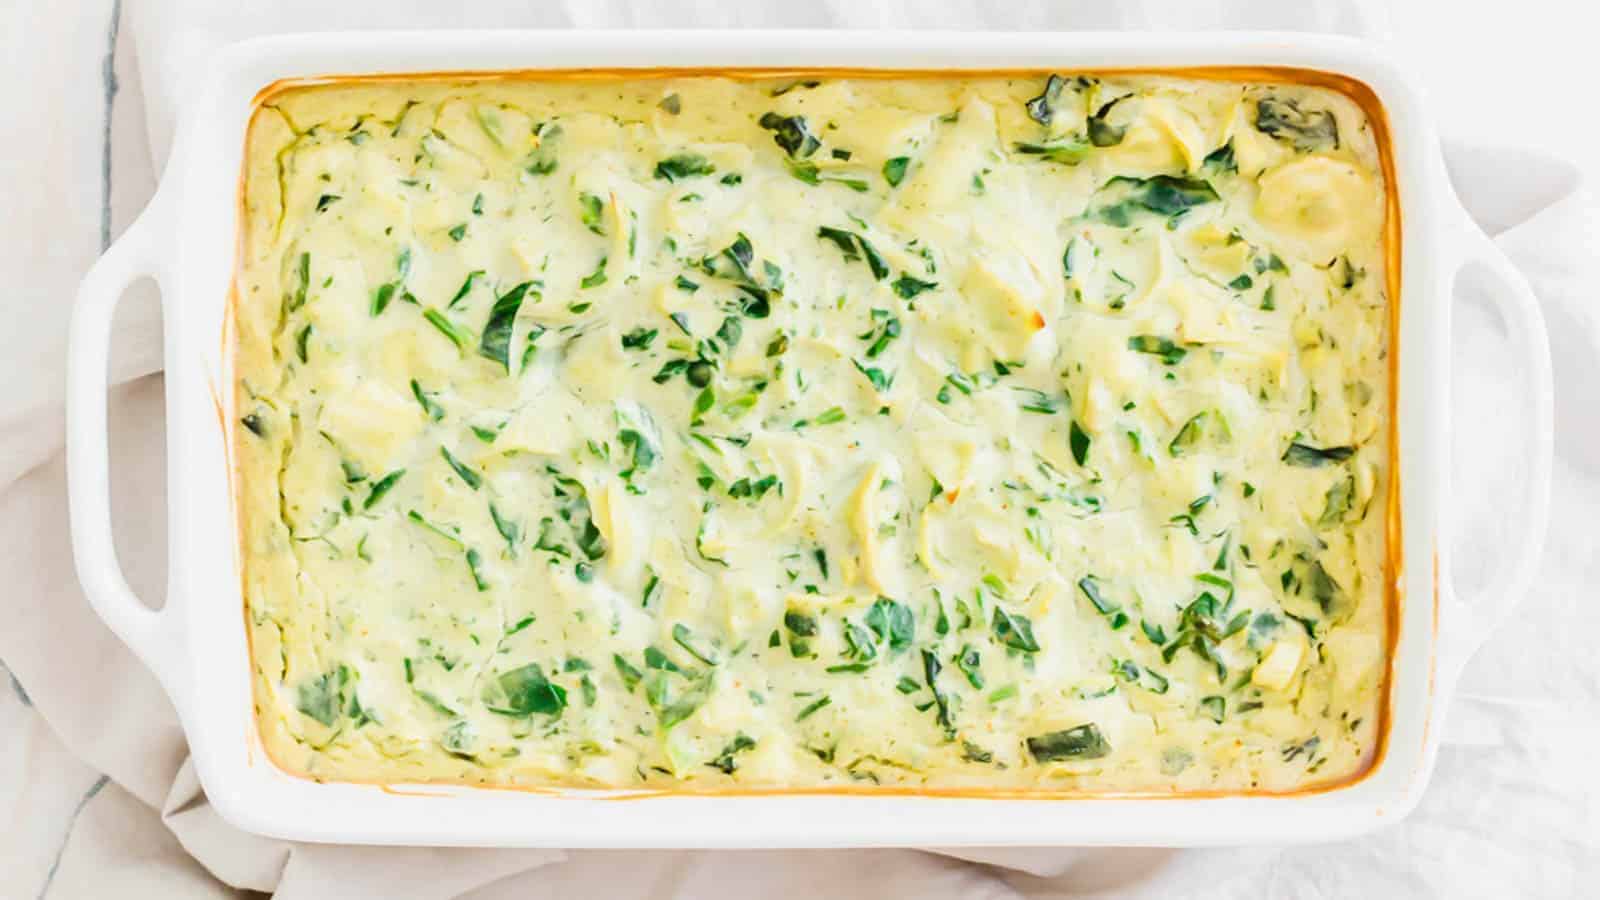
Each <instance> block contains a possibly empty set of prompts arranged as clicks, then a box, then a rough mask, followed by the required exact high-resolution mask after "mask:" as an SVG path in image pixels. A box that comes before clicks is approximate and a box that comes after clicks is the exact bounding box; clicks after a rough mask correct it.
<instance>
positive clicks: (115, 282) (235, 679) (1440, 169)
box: [67, 32, 1552, 847]
mask: <svg viewBox="0 0 1600 900" xmlns="http://www.w3.org/2000/svg"><path fill="white" fill-rule="evenodd" d="M633 68H637V69H650V70H660V69H673V68H683V69H694V70H700V71H704V70H707V69H771V70H817V69H853V70H861V69H881V70H895V71H906V70H920V71H934V72H941V73H948V74H960V73H961V72H962V71H981V70H996V69H1005V70H1038V71H1041V72H1043V71H1052V70H1053V71H1068V70H1095V71H1110V70H1119V69H1137V70H1144V71H1150V70H1160V71H1170V72H1173V73H1174V74H1184V73H1185V71H1186V70H1187V71H1189V72H1195V71H1196V70H1202V69H1209V70H1213V71H1214V72H1216V73H1218V74H1227V73H1240V72H1254V73H1256V74H1257V75H1258V76H1259V75H1260V74H1261V73H1263V72H1265V73H1267V74H1269V75H1273V76H1274V77H1282V78H1283V79H1285V80H1307V79H1309V80H1315V81H1318V82H1320V83H1324V84H1333V85H1342V86H1343V87H1344V88H1345V89H1346V90H1348V91H1350V92H1351V93H1353V94H1354V95H1356V96H1357V99H1358V100H1360V101H1362V102H1363V104H1364V105H1365V106H1366V107H1367V108H1368V110H1367V111H1368V114H1369V115H1370V116H1373V117H1375V118H1376V119H1379V120H1381V121H1383V122H1386V123H1387V129H1388V133H1389V145H1388V154H1387V155H1388V163H1389V168H1388V172H1387V175H1388V178H1389V180H1390V182H1391V184H1390V190H1391V191H1392V192H1393V193H1392V195H1391V203H1390V213H1391V215H1395V216H1397V217H1398V221H1399V235H1398V238H1399V242H1398V243H1399V248H1400V252H1399V255H1398V258H1397V259H1393V260H1391V262H1392V263H1393V264H1395V265H1398V267H1399V278H1398V284H1399V290H1398V295H1397V296H1395V297H1391V302H1392V303H1393V304H1395V305H1396V311H1395V312H1394V313H1393V315H1392V322H1393V324H1394V327H1395V334H1394V335H1393V336H1392V338H1391V347H1392V349H1393V351H1394V352H1395V353H1396V356H1397V358H1396V361H1395V364H1394V365H1395V368H1394V372H1395V380H1394V385H1393V390H1394V391H1395V401H1394V414H1395V416H1396V426H1395V429H1394V432H1393V436H1394V439H1395V466H1396V469H1395V475H1394V477H1395V481H1396V482H1397V484H1398V489H1397V494H1396V499H1397V502H1398V513H1399V514H1398V516H1397V517H1395V518H1393V519H1392V520H1391V526H1390V532H1391V534H1390V541H1391V544H1392V546H1393V547H1394V551H1393V556H1394V560H1395V565H1394V577H1395V584H1394V585H1393V589H1394V595H1395V596H1396V597H1397V602H1396V603H1395V604H1394V608H1393V609H1391V625H1390V627H1391V632H1392V634H1391V646H1390V650H1391V658H1390V661H1389V672H1388V678H1387V680H1386V688H1385V690H1386V691H1387V697H1386V710H1387V718H1388V721H1387V729H1386V734H1385V737H1384V738H1383V739H1382V741H1381V743H1380V746H1379V748H1378V751H1377V755H1376V758H1375V760H1374V761H1373V764H1372V766H1371V768H1370V769H1369V770H1368V771H1367V772H1366V773H1365V774H1364V775H1363V776H1361V777H1360V778H1358V779H1356V780H1354V781H1351V782H1348V783H1345V784H1341V785H1337V786H1334V787H1329V788H1325V789H1320V790H1315V791H1306V792H1300V793H1295V794H1283V795H1268V794H1235V795H1183V796H1160V795H1111V794H1086V795H1081V796H1075V797H1067V798H1063V797H1059V796H1056V797H1028V796H1023V795H1017V794H990V795H981V794H974V795H972V796H949V795H941V796H927V795H917V794H915V793H901V792H897V793H892V794H891V793H887V792H885V793H848V794H844V793H828V792H809V793H806V792H792V793H791V792H777V793H744V794H725V795H709V796H706V795H700V796H694V795H683V794H679V795H674V794H669V793H667V794H648V795H640V794H636V793H626V794H618V793H616V792H610V793H607V792H598V791H580V790H553V789H552V790H543V791H522V790H494V789H485V788H470V787H448V786H439V785H427V786H420V785H410V786H407V785H371V784H351V783H318V782H315V781H310V780H306V779H302V778H297V777H292V776H290V775H288V774H286V773H284V772H283V771H281V770H279V769H278V768H277V767H276V766H274V765H273V764H272V762H271V761H270V760H269V759H268V757H267V755H266V753H265V752H264V751H263V749H262V746H261V743H260V740H259V737H258V735H257V732H256V724H255V716H254V714H253V709H252V701H251V683H250V666H249V649H248V646H247V641H246V632H245V627H244V618H243V614H242V610H243V600H242V598H241V594H240V578H239V560H238V542H237V539H236V536H235V535H236V532H235V529H236V522H237V516H236V514H235V509H234V501H233V497H234V491H233V487H232V482H231V479H232V472H233V466H232V462H231V456H230V434H231V432H232V428H231V427H230V426H231V424H232V423H233V422H234V421H235V420H236V418H237V415H238V413H237V411H236V410H235V409H234V405H235V391H234V390H233V387H232V385H233V372H232V335H231V333H229V332H228V330H227V314H226V310H227V308H228V305H229V302H230V286H231V283H232V278H233V275H234V264H235V258H236V247H237V242H238V239H239V232H240V227H239V226H240V223H239V221H238V219H239V208H238V203H237V190H238V179H239V172H240V164H241V156H242V153H243V149H244V134H245V128H246V125H247V123H248V120H249V117H250V114H251V112H252V109H253V107H254V101H255V98H256V97H257V95H258V94H259V93H260V92H261V91H262V90H263V89H265V88H267V87H268V86H269V85H272V84H273V83H275V82H278V81H280V80H283V79H307V78H317V77H323V76H343V75H402V76H403V75H407V74H418V75H420V74H426V73H440V72H450V73H462V74H463V75H466V74H486V73H487V74H493V73H503V72H528V71H537V70H542V69H552V70H573V69H606V70H617V69H633ZM1202 74H1203V73H1202ZM195 84H196V93H195V94H194V95H193V96H192V97H191V98H189V99H190V102H189V104H188V106H187V107H186V108H185V110H184V114H183V116H182V119H181V123H180V127H179V130H178V134H177V138H176V140H175V142H174V145H173V151H172V159H171V161H170V164H169V165H168V167H167V170H166V173H165V175H164V177H163V179H162V181H161V186H160V188H159V190H158V191H157V193H156V196H155V197H154V199H153V200H152V201H151V203H150V205H149V207H148V208H147V209H146V210H145V212H144V213H143V214H142V215H141V216H140V217H139V219H138V220H137V221H136V222H135V223H134V224H133V225H132V226H131V227H130V228H129V229H128V231H127V232H126V233H125V234H124V235H123V236H122V237H121V238H120V239H119V240H118V241H117V242H116V244H114V245H113V246H112V247H111V249H110V250H108V251H107V253H106V254H105V256H104V257H102V258H101V260H100V261H99V262H98V263H96V265H95V266H94V267H93V268H92V269H91V270H90V272H89V274H88V275H87V276H86V278H85V279H84V282H83V285H82V287H81V289H80V292H79V296H78V300H77V306H76V309H75V311H74V318H73V324H72V331H71V351H70V358H69V373H68V423H67V424H68V462H69V494H70V497H69V500H70V505H71V513H72V522H73V547H74V552H75V556H76V560H77V566H78V573H79V577H80V579H81V581H82V582H83V585H84V588H85V591H86V593H87V594H88V596H89V599H90V601H91V603H92V604H93V605H94V607H95V609H96V610H97V612H98V613H99V614H100V615H101V617H102V618H104V619H105V621H106V622H107V624H108V625H110V626H111V628H112V629H113V630H114V631H116V632H117V634H118V635H119V636H120V637H121V638H122V639H123V640H124V641H125V642H126V643H127V644H128V646H129V647H130V648H131V649H132V650H133V651H134V652H135V653H136V654H137V655H138V656H139V658H140V659H141V660H142V661H143V662H144V663H145V664H146V665H147V666H148V667H149V668H150V669H151V670H152V671H153V672H154V673H155V674H156V676H157V677H158V678H159V679H160V681H161V683H162V685H163V686H164V687H165V689H166V691H167V693H168V694H169V695H170V696H171V698H172V701H173V704H174V706H175V707H176V708H177V710H178V713H179V716H180V718H181V720H182V723H183V727H184V730H185V733H186V734H187V736H188V739H189V742H190V750H191V753H192V755H193V758H194V762H195V767H196V770H197V772H198V774H199V776H200V779H201V782H202V784H203V785H204V787H205V789H206V792H207V796H208V798H209V800H210V802H211V803H212V804H213V805H214V806H216V808H217V810H218V811H219V812H220V813H221V814H222V815H223V817H224V818H226V819H227V820H229V821H230V822H232V823H234V824H235V825H238V826H239V827H242V828H245V829H247V830H250V831H254V832H257V833H261V834H265V835H271V836H274V837H282V838H290V839H295V840H309V841H329V842H335V841H337V842H359V843H375V844H425V845H470V846H563V847H682V846H701V847H775V846H785V847H820V846H928V845H936V846H957V845H993V846H998V845H1027V846H1040V845H1152V846H1203V845H1220V844H1237V843H1247V842H1274V843H1281V842H1288V841H1313V840H1330V839H1335V838H1339V837H1344V836H1349V835H1353V834H1357V833H1360V832H1363V831H1366V830H1369V829H1372V828H1375V827H1377V826H1379V825H1382V824H1385V823H1388V822H1393V821H1396V820H1398V819H1399V818H1401V817H1403V816H1404V815H1405V814H1406V813H1407V812H1408V811H1409V810H1410V809H1412V808H1413V807H1414V806H1415V804H1416V803H1417V801H1418V799H1419V798H1420V796H1421V793H1422V790H1423V788H1424V786H1425V785H1426V782H1427V778H1428V775H1429V772H1430V770H1431V768H1432V765H1433V761H1434V757H1435V755H1436V753H1437V750H1438V740H1439V733H1440V727H1439V716H1440V713H1441V712H1442V706H1443V701H1444V698H1446V697H1447V696H1448V694H1449V691H1450V689H1451V687H1452V686H1453V683H1454V680H1455V677H1456V675H1457V674H1459V671H1460V668H1461V666H1462V665H1463V664H1464V662H1465V661H1466V659H1467V658H1468V657H1469V656H1470V654H1471V652H1472V650H1473V649H1475V648H1476V646H1477V644H1478V643H1479V642H1481V640H1482V638H1483V636H1484V635H1486V634H1487V632H1488V631H1489V630H1490V629H1491V628H1492V627H1493V624H1494V622H1495V621H1497V620H1498V619H1499V618H1500V617H1501V616H1503V615H1504V614H1505V611H1506V609H1507V608H1508V607H1509V603H1507V602H1506V601H1505V598H1508V597H1515V596H1516V595H1517V594H1519V593H1520V592H1521V590H1522V588H1524V587H1525V586H1526V584H1527V581H1528V579H1529V577H1530V575H1531V572H1532V567H1533V564H1534V562H1535V561H1536V559H1537V552H1538V549H1539V546H1540V544H1541V541H1542V531H1543V523H1544V520H1545V509H1546V506H1547V504H1548V493H1549V475H1550V464H1551V436H1552V425H1551V415H1552V413H1551V386H1550V361H1549V354H1548V347H1547V342H1546V339H1545V333H1544V326H1543V323H1542V320H1541V318H1540V316H1539V311H1538V306H1537V301H1536V299H1535V298H1534V296H1533V294H1532V293H1531V291H1530V289H1529V288H1528V286H1527V284H1526V282H1525V281H1524V280H1523V279H1522V277H1521V276H1520V275H1519V274H1518V273H1517V272H1516V270H1515V269H1514V268H1513V267H1512V266H1511V265H1510V263H1509V262H1508V261H1506V260H1505V258H1504V257H1503V256H1501V255H1500V253H1499V251H1498V250H1496V249H1495V248H1494V246H1493V244H1492V243H1491V242H1490V241H1489V240H1488V238H1487V237H1485V236H1484V235H1483V234H1482V232H1481V231H1479V230H1478V229H1477V228H1476V226H1475V225H1473V224H1472V223H1471V222H1470V220H1469V219H1468V218H1467V216H1466V214H1465V212H1464V211H1463V210H1462V208H1461V207H1460V205H1459V203H1458V202H1457V201H1456V198H1455V196H1454V194H1453V193H1452V191H1451V189H1450V186H1449V183H1448V180H1447V177H1446V174H1445V169H1444V164H1443V159H1442V157H1441V155H1440V151H1439V147H1438V141H1437V138H1436V136H1435V135H1434V133H1433V130H1432V127H1431V125H1430V123H1429V121H1428V119H1427V117H1426V113H1425V110H1424V108H1423V105H1422V100H1421V98H1420V96H1419V95H1418V94H1417V92H1416V91H1415V90H1414V89H1413V88H1412V87H1411V86H1410V84H1409V82H1408V80H1407V78H1406V77H1405V76H1404V74H1403V73H1402V71H1401V69H1400V68H1399V67H1398V66H1397V65H1396V64H1395V63H1393V62H1392V61H1390V60H1388V59H1387V58H1386V57H1385V56H1384V55H1383V54H1382V53H1381V52H1380V51H1378V50H1377V49H1376V48H1374V47H1372V46H1369V45H1366V44H1363V43H1360V42H1356V41H1352V40H1348V39H1341V38H1331V37H1320V36H1311V35H1287V34H1206V35H1187V36H1186V35H1149V34H1133V33H1123V34H1115V33H1104V34H997V33H990V34H962V33H949V32H946V33H921V34H911V33H891V32H885V33H868V32H845V33H825V32H593V33H585V32H453V33H426V34H425V33H402V32H395V33H376V34H375V33H362V34H342V35H334V34H321V35H300V36H287V37H275V38H267V39H261V40H254V41H248V42H245V43H241V44H236V45H233V46H231V47H228V48H226V49H224V50H222V51H220V52H219V53H218V54H217V55H216V56H215V57H214V58H213V59H212V60H211V62H210V65H209V69H208V70H207V72H206V74H205V76H204V77H203V78H202V79H201V80H199V81H197V82H196V83H195ZM1466 266H1479V267H1482V268H1483V269H1484V270H1485V272H1486V274H1487V275H1488V276H1489V277H1490V278H1491V280H1492V282H1493V283H1494V284H1496V286H1497V288H1498V290H1497V292H1496V294H1495V296H1494V299H1495V301H1496V303H1497V304H1498V306H1499V308H1500V311H1501V313H1502V315H1503V317H1504V320H1505V323H1506V326H1507V329H1508V339H1509V341H1510V343H1511V344H1512V348H1511V349H1512V352H1513V353H1514V354H1515V357H1516V358H1517V359H1518V360H1519V361H1520V363H1521V364H1522V365H1523V366H1525V367H1526V368H1525V371H1526V372H1527V373H1528V377H1529V381H1530V386H1531V390H1530V391H1529V393H1528V396H1529V397H1530V398H1531V402H1529V403H1528V405H1527V406H1526V408H1525V409H1524V410H1523V411H1522V415H1523V417H1524V421H1523V422H1520V423H1517V424H1519V425H1520V426H1521V428H1522V429H1523V431H1524V433H1525V434H1526V435H1528V438H1529V441H1530V443H1531V448H1532V450H1531V454H1530V456H1529V459H1530V479H1531V481H1530V484H1531V485H1532V490H1531V491H1530V493H1529V495H1528V502H1527V504H1526V508H1525V509H1524V510H1522V511H1521V512H1522V515H1524V516H1525V517H1526V524H1525V527H1523V528H1522V529H1520V533H1521V534H1522V535H1523V536H1524V538H1523V542H1522V543H1521V544H1520V545H1518V546H1516V547H1513V548H1509V549H1508V552H1507V556H1506V558H1505V559H1504V560H1503V561H1502V565H1501V568H1500V570H1499V573H1498V577H1497V578H1496V580H1495V581H1494V583H1493V584H1491V585H1490V586H1489V587H1488V588H1487V589H1485V590H1484V591H1483V593H1482V594H1481V595H1480V596H1481V597H1483V598H1487V599H1489V600H1492V601H1493V602H1494V603H1495V608H1494V612H1493V613H1492V614H1491V613H1488V612H1486V611H1480V610H1478V609H1475V608H1474V606H1473V605H1471V604H1468V603H1466V602H1464V601H1462V600H1460V599H1458V598H1457V596H1456V593H1455V591H1454V590H1453V589H1452V587H1451V584H1450V579H1449V575H1448V573H1449V566H1448V564H1447V563H1448V560H1447V559H1446V558H1445V548H1444V547H1442V546H1441V545H1440V533H1441V522H1442V517H1443V515H1444V513H1445V511H1446V508H1447V504H1446V500H1447V497H1446V495H1445V491H1444V488H1445V484H1446V474H1447V463H1448V458H1447V456H1446V453H1447V448H1448V442H1447V440H1446V437H1447V433H1446V427H1447V422H1446V409H1447V398H1448V389H1449V379H1448V375H1449V373H1448V365H1449V354H1448V346H1447V340H1448V336H1449V333H1450V327H1449V323H1450V304H1451V295H1450V290H1451V287H1452V285H1453V282H1454V280H1455V277H1456V275H1457V274H1458V273H1459V272H1460V271H1461V270H1462V269H1463V268H1464V267H1466ZM141 277H153V278H155V279H156V281H157V282H158V283H159V284H160V287H161V290H162V297H163V310H164V321H165V328H166V332H165V359H166V391H167V428H168V437H167V447H168V507H169V514H168V521H169V560H168V571H169V576H168V579H169V581H168V590H167V597H166V603H165V606H164V607H163V608H162V609H161V610H160V611H159V612H157V611H152V610H151V609H149V608H148V607H147V606H145V605H144V604H143V603H142V602H141V601H140V600H139V599H138V598H137V597H135V596H134V595H133V594H132V592H131V590H130V589H129V588H128V586H127V582H126V580H125V579H124V578H123V576H122V574H121V571H120V569H119V567H118V564H117V560H116V557H115V552H114V549H113V543H112V536H111V526H110V508H109V473H108V450H107V441H106V425H105V422H106V415H105V412H106V411H105V402H106V401H105V390H104V382H105V377H106V362H107V355H108V343H109V340H110V335H111V318H112V314H113V312H114V310H115V306H116V303H117V302H118V300H119V299H120V297H121V294H122V293H123V291H124V289H125V288H126V286H127V285H128V284H129V283H131V282H132V281H134V280H137V279H138V278H141ZM1485 605H1487V604H1485Z"/></svg>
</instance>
